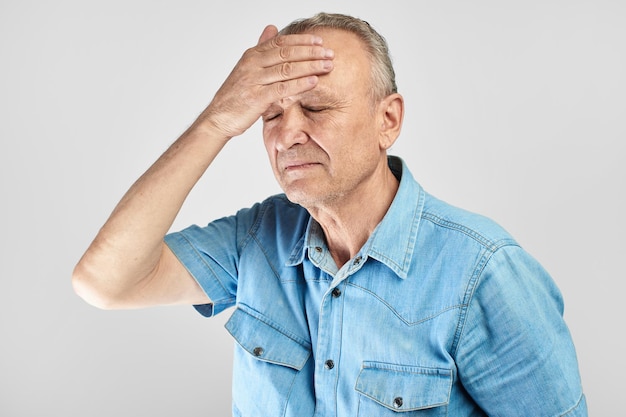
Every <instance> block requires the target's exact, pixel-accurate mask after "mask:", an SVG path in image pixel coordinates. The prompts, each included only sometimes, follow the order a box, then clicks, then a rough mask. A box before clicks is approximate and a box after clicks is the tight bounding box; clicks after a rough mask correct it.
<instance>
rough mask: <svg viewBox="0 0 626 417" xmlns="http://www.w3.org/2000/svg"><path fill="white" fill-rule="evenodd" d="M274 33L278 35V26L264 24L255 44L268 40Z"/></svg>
mask: <svg viewBox="0 0 626 417" xmlns="http://www.w3.org/2000/svg"><path fill="white" fill-rule="evenodd" d="M276 35H278V28H277V27H276V26H274V25H269V26H266V27H265V29H264V30H263V33H261V37H260V38H259V42H258V43H257V45H260V44H262V43H263V42H266V41H269V40H270V39H272V38H273V37H275V36H276Z"/></svg>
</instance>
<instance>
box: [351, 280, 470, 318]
mask: <svg viewBox="0 0 626 417" xmlns="http://www.w3.org/2000/svg"><path fill="white" fill-rule="evenodd" d="M347 285H349V286H351V287H355V288H359V289H361V290H363V291H364V292H366V293H368V294H369V295H371V296H372V297H374V298H376V299H377V300H378V301H380V302H381V304H383V305H384V306H385V307H387V308H388V309H389V310H391V312H392V313H393V314H394V315H395V316H396V317H398V318H399V319H400V320H401V321H402V322H403V323H404V324H406V325H407V326H418V325H420V324H422V323H425V322H427V321H430V320H433V319H434V318H436V317H438V316H440V315H442V314H444V313H447V312H448V311H451V310H456V309H459V308H461V307H463V305H462V304H456V305H452V306H449V307H446V308H444V309H443V310H440V311H438V312H436V313H435V314H431V315H430V316H428V317H425V318H423V319H420V320H418V321H415V322H411V321H408V320H407V319H405V318H404V317H402V315H400V313H399V312H398V311H397V310H396V309H395V308H393V307H392V306H391V304H389V303H388V302H386V301H385V300H383V299H382V298H381V297H379V296H378V295H377V294H376V293H375V292H372V291H370V290H368V289H367V288H365V287H361V286H360V285H356V284H354V283H352V282H348V283H347Z"/></svg>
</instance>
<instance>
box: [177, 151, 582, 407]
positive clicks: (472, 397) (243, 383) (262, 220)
mask: <svg viewBox="0 0 626 417" xmlns="http://www.w3.org/2000/svg"><path fill="white" fill-rule="evenodd" d="M389 164H390V167H391V168H392V170H393V171H394V174H395V175H396V176H397V177H398V178H401V181H400V187H399V190H398V193H397V195H396V197H395V199H394V201H393V203H392V205H391V207H390V209H389V210H388V212H387V214H386V216H385V217H384V219H383V220H382V221H381V223H380V224H379V225H378V227H377V228H376V229H375V231H374V232H373V233H372V235H371V236H370V238H369V240H368V241H367V242H366V244H365V245H364V246H363V248H362V249H361V251H360V252H359V253H358V254H357V255H356V256H355V257H354V258H353V259H352V260H351V261H350V262H348V263H346V264H345V265H343V266H342V267H341V268H337V266H336V265H335V263H334V261H333V258H332V257H331V256H330V254H329V252H328V249H327V246H326V244H325V239H324V235H323V233H322V230H321V227H320V226H319V224H318V223H317V222H316V221H315V220H313V219H312V218H311V217H310V215H309V214H308V212H307V211H306V210H305V209H303V208H302V207H300V206H298V205H296V204H293V203H291V202H289V201H288V200H287V198H286V197H285V196H283V195H279V196H273V197H270V198H268V199H267V200H266V201H264V202H262V203H259V204H256V205H254V206H253V207H251V208H248V209H243V210H240V211H239V212H238V213H237V214H236V215H234V216H231V217H226V218H222V219H219V220H216V221H214V222H212V223H210V224H209V225H207V226H206V227H198V226H192V227H189V228H187V229H185V230H183V231H181V232H177V233H172V234H169V235H168V236H166V243H167V244H168V245H169V247H170V248H171V249H172V250H173V251H174V253H175V254H176V255H177V256H178V258H179V259H180V261H181V262H182V263H183V264H184V265H185V267H186V268H187V269H188V270H189V272H190V273H191V274H192V275H193V277H194V278H195V279H196V280H197V281H198V283H199V284H200V286H201V287H202V288H203V289H204V291H205V292H206V293H207V295H208V296H209V297H210V299H211V300H212V304H207V305H203V306H196V308H197V310H198V311H199V312H200V313H202V314H203V315H205V316H211V315H214V314H217V313H219V312H221V311H223V310H225V309H227V308H229V307H235V309H234V311H233V313H232V315H231V317H230V319H229V320H228V322H227V324H226V328H227V330H228V331H229V332H230V333H231V335H232V336H233V337H234V339H235V340H236V342H237V343H235V356H234V358H235V359H234V369H233V415H235V416H245V417H257V416H258V417H268V416H288V417H296V416H297V417H306V416H316V417H322V416H323V417H330V416H342V417H343V416H346V417H347V416H360V417H385V416H404V417H411V416H415V417H417V416H424V417H425V416H429V417H430V416H451V417H463V416H484V415H489V416H515V417H519V416H527V417H528V416H572V417H573V416H586V415H587V406H586V403H585V397H584V395H583V390H582V386H581V381H580V377H579V371H578V364H577V359H576V353H575V350H574V346H573V344H572V340H571V337H570V333H569V331H568V328H567V326H566V324H565V322H564V320H563V300H562V297H561V294H560V292H559V289H558V288H557V287H556V285H555V283H554V282H553V280H552V279H551V278H550V276H549V275H548V274H547V272H546V271H545V270H544V269H543V268H542V267H541V265H539V264H538V263H537V261H536V260H535V259H533V258H532V257H531V256H530V255H529V254H528V253H527V252H526V251H524V250H523V249H522V248H521V247H520V246H519V245H518V244H517V243H516V242H515V240H514V239H513V238H512V237H511V236H510V235H509V234H508V233H507V232H506V231H505V230H503V229H502V228H501V227H499V226H498V225H497V224H495V223H494V222H493V221H491V220H489V219H487V218H485V217H482V216H479V215H476V214H472V213H469V212H467V211H464V210H461V209H458V208H455V207H452V206H450V205H448V204H446V203H444V202H442V201H440V200H438V199H436V198H434V197H432V196H431V195H429V194H428V193H426V192H425V191H424V190H423V189H422V188H421V187H420V185H419V184H418V183H417V182H416V181H415V180H414V179H413V177H412V176H411V173H410V172H409V171H408V169H407V167H406V165H405V164H404V162H403V161H402V160H400V159H399V158H396V157H390V158H389ZM364 209H366V208H364Z"/></svg>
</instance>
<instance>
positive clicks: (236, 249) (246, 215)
mask: <svg viewBox="0 0 626 417" xmlns="http://www.w3.org/2000/svg"><path fill="white" fill-rule="evenodd" d="M258 207H259V205H255V206H253V207H252V208H250V209H244V210H240V211H239V212H238V213H237V214H236V215H234V216H229V217H224V218H221V219H218V220H215V221H213V222H211V223H209V224H208V225H207V226H205V227H199V226H196V225H193V226H190V227H188V228H186V229H184V230H181V231H179V232H175V233H171V234H168V235H167V236H165V243H166V244H167V246H168V247H169V248H170V249H171V250H172V252H173V253H174V254H175V255H176V257H177V258H178V259H179V260H180V262H181V263H182V264H183V265H184V266H185V268H186V269H187V270H188V271H189V273H190V274H191V275H192V276H193V278H194V279H195V280H196V281H197V282H198V284H199V285H200V287H201V288H202V289H203V290H204V292H205V293H206V294H207V296H208V297H209V298H210V299H211V304H205V305H197V306H194V307H195V308H196V310H198V312H199V313H200V314H202V315H203V316H206V317H211V316H213V315H215V314H218V313H220V312H221V311H223V310H225V309H227V308H229V307H231V306H233V305H234V304H235V301H236V296H237V282H238V279H237V277H238V272H237V271H238V264H239V256H240V253H241V250H242V248H243V246H244V245H245V243H246V239H247V236H248V231H249V229H250V227H251V226H252V224H254V222H255V220H256V217H257V215H258Z"/></svg>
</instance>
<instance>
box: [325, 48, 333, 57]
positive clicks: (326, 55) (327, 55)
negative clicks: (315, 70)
mask: <svg viewBox="0 0 626 417" xmlns="http://www.w3.org/2000/svg"><path fill="white" fill-rule="evenodd" d="M334 56H335V51H333V50H332V49H328V48H327V49H324V57H325V58H332V57H334Z"/></svg>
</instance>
